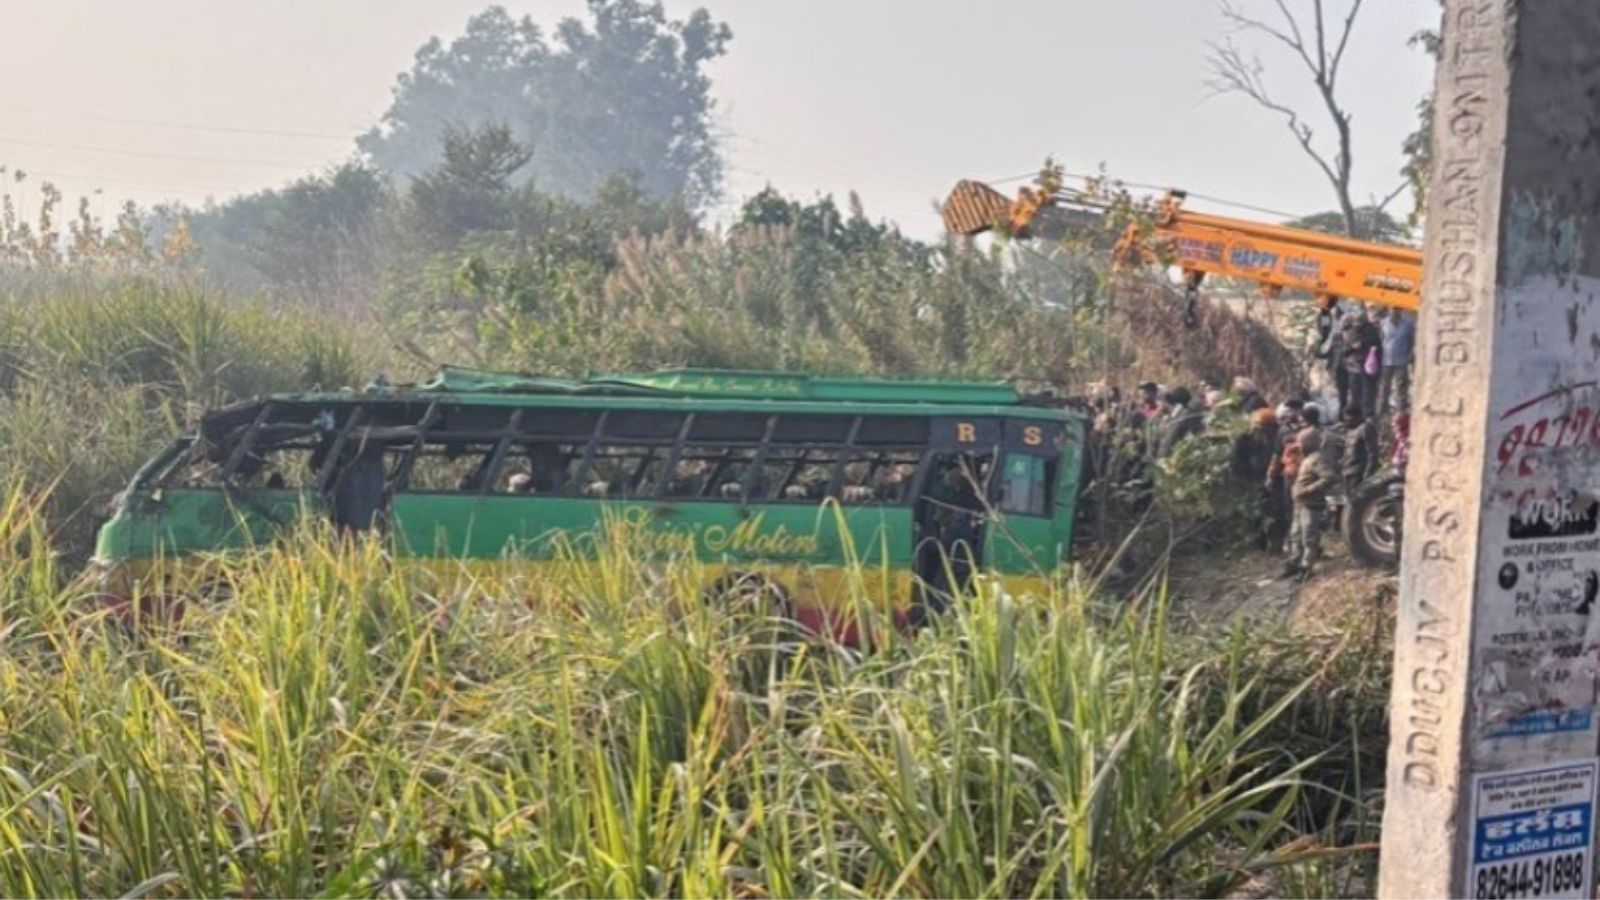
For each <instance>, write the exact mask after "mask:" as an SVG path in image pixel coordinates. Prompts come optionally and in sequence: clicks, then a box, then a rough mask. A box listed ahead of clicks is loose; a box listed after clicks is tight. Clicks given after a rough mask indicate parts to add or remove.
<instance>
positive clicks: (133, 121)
mask: <svg viewBox="0 0 1600 900" xmlns="http://www.w3.org/2000/svg"><path fill="white" fill-rule="evenodd" d="M0 110H4V111H6V112H14V113H23V114H26V115H34V116H55V117H58V118H67V119H88V120H90V121H99V122H115V123H118V124H122V125H142V126H146V127H150V128H171V129H178V130H182V131H211V132H216V133H218V134H252V135H260V136H264V137H281V138H298V139H305V140H321V141H349V140H352V139H353V138H352V136H351V135H348V134H332V133H329V132H325V131H285V130H280V129H273V128H247V127H242V126H234V125H202V124H199V123H195V122H164V121H161V120H158V119H140V118H135V117H132V116H117V115H109V114H106V113H95V112H80V111H71V110H60V109H33V108H29V107H25V106H6V105H0Z"/></svg>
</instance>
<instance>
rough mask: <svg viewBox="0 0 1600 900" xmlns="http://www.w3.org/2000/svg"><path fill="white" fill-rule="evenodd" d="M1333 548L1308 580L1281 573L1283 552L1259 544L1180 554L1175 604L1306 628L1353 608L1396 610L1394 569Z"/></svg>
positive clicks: (1209, 619) (1201, 617) (1212, 618)
mask: <svg viewBox="0 0 1600 900" xmlns="http://www.w3.org/2000/svg"><path fill="white" fill-rule="evenodd" d="M1328 552H1329V558H1328V559H1326V560H1324V561H1323V562H1322V564H1321V565H1319V566H1318V568H1317V571H1316V574H1315V575H1314V576H1313V577H1312V578H1310V579H1309V580H1307V581H1304V582H1301V581H1297V580H1293V579H1284V578H1281V577H1280V575H1281V573H1282V571H1283V559H1282V558H1281V557H1279V556H1276V555H1270V554H1267V553H1262V552H1257V551H1254V550H1246V551H1240V552H1237V553H1233V554H1227V555H1223V554H1199V555H1188V556H1184V557H1182V558H1179V559H1175V560H1173V562H1172V568H1171V570H1170V575H1169V590H1170V592H1171V599H1172V609H1173V610H1175V611H1177V612H1178V614H1179V615H1186V616H1190V617H1192V618H1193V619H1194V620H1195V621H1197V622H1200V623H1203V624H1210V625H1224V626H1226V625H1232V624H1235V623H1239V622H1247V623H1250V622H1254V623H1260V624H1263V625H1267V626H1279V625H1288V626H1290V627H1292V628H1293V629H1294V630H1295V631H1299V632H1303V633H1308V632H1315V631H1321V630H1323V629H1324V628H1325V627H1327V626H1328V625H1330V624H1331V623H1334V622H1343V621H1347V620H1348V617H1349V616H1350V615H1352V614H1360V615H1380V614H1385V615H1386V614H1389V613H1390V612H1392V608H1393V597H1394V594H1395V591H1396V583H1395V582H1396V579H1395V576H1394V574H1393V573H1390V572H1382V571H1376V570H1373V569H1368V568H1365V567H1362V566H1360V565H1357V564H1356V563H1354V562H1353V561H1351V560H1350V558H1349V556H1348V555H1346V553H1345V552H1344V547H1343V546H1342V545H1337V544H1335V545H1332V546H1330V547H1328Z"/></svg>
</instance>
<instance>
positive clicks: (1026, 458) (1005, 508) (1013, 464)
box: [1000, 453, 1057, 516]
mask: <svg viewBox="0 0 1600 900" xmlns="http://www.w3.org/2000/svg"><path fill="white" fill-rule="evenodd" d="M1056 465H1057V461H1056V460H1053V459H1047V458H1045V457H1042V456H1032V455H1029V454H1026V453H1011V454H1008V455H1007V456H1006V462H1005V467H1004V468H1003V469H1002V473H1001V479H1000V510H1001V512H1008V513H1016V514H1018V515H1024V516H1048V515H1049V514H1050V494H1051V488H1052V487H1053V486H1054V484H1055V471H1056Z"/></svg>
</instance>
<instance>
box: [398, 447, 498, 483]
mask: <svg viewBox="0 0 1600 900" xmlns="http://www.w3.org/2000/svg"><path fill="white" fill-rule="evenodd" d="M493 456H494V444H492V443H488V442H483V441H460V442H450V443H442V444H426V445H424V446H423V448H422V452H421V453H420V454H419V455H418V456H417V458H416V460H414V461H413V462H412V464H411V473H410V478H409V479H407V483H406V484H404V485H402V486H401V487H400V490H402V491H404V492H406V493H412V494H416V493H463V492H465V493H474V494H475V493H478V492H479V491H480V490H481V489H482V488H483V486H484V479H485V478H486V477H487V476H488V471H487V470H488V466H489V462H490V461H491V460H492V458H493Z"/></svg>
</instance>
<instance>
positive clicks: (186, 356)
mask: <svg viewBox="0 0 1600 900" xmlns="http://www.w3.org/2000/svg"><path fill="white" fill-rule="evenodd" d="M358 346H359V347H361V349H360V350H358ZM369 347H370V342H369V343H367V344H358V342H357V339H356V335H355V331H354V326H353V325H351V324H350V323H346V322H334V321H331V320H329V319H328V318H326V316H325V315H323V316H314V315H308V314H305V313H303V312H300V311H297V310H294V309H279V308H273V307H270V306H267V305H265V304H261V303H255V302H250V301H245V300H240V299H237V298H228V297H225V296H222V295H219V294H217V293H214V292H212V291H210V290H208V289H206V288H205V287H203V286H201V285H198V284H194V283H189V282H185V281H180V280H160V279H153V278H134V277H120V278H107V277H100V276H92V275H82V274H59V273H58V274H39V273H26V272H7V273H6V277H5V281H4V283H3V285H0V480H3V483H5V484H8V485H15V484H22V485H25V486H27V487H28V488H29V489H30V490H32V491H35V492H38V493H40V494H41V495H44V494H47V495H48V496H49V497H50V504H49V506H48V508H47V509H46V511H45V513H46V516H47V518H48V525H49V527H50V529H51V531H52V532H53V533H54V536H55V538H56V540H55V546H56V547H57V548H58V549H59V550H61V551H63V552H64V553H66V554H67V555H68V556H70V557H72V558H75V559H81V558H82V557H84V556H85V555H86V554H87V552H88V549H89V547H90V542H91V540H92V536H93V530H94V528H95V526H96V525H98V523H99V521H100V520H101V519H102V518H103V517H104V513H105V509H106V505H107V503H108V501H109V500H110V499H111V497H112V496H113V495H114V494H115V493H116V491H118V490H119V489H121V488H122V487H123V485H124V483H125V481H126V479H127V478H128V477H129V476H130V475H131V474H132V473H133V472H134V471H136V470H137V469H138V467H139V465H140V464H141V463H142V462H143V461H144V460H145V459H147V458H149V457H150V456H151V455H152V454H153V453H154V452H155V450H156V448H158V447H159V446H160V445H161V444H162V443H163V442H165V441H167V440H169V439H170V438H171V437H172V436H173V435H174V434H175V433H176V432H177V431H178V430H179V429H180V428H181V427H182V426H183V425H184V424H185V422H187V421H189V420H192V419H193V418H194V417H196V416H197V415H198V414H199V412H200V411H201V410H202V409H204V408H207V407H211V406H215V405H218V404H222V403H226V402H229V401H232V400H237V399H240V398H243V397H249V396H253V395H258V394H265V393H272V392H277V391H293V390H301V389H308V388H327V389H337V388H340V387H344V386H355V385H358V384H359V383H360V380H361V379H362V378H364V377H366V376H368V375H370V373H371V371H372V365H373V360H372V359H371V358H370V350H369V349H368V348H369Z"/></svg>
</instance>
